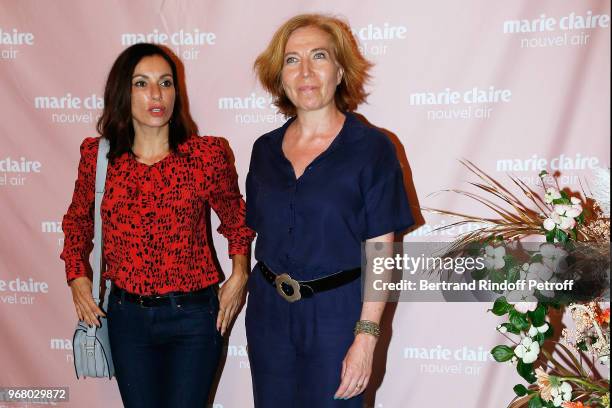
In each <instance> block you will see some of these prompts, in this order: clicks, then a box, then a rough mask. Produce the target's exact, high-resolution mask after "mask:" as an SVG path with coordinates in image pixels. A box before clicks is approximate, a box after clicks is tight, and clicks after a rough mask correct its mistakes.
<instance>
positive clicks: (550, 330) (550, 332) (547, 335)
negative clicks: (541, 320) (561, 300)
mask: <svg viewBox="0 0 612 408" xmlns="http://www.w3.org/2000/svg"><path fill="white" fill-rule="evenodd" d="M553 334H555V329H553V327H552V324H549V325H548V330H546V333H544V338H545V339H550V338H551V337H552V336H553Z"/></svg>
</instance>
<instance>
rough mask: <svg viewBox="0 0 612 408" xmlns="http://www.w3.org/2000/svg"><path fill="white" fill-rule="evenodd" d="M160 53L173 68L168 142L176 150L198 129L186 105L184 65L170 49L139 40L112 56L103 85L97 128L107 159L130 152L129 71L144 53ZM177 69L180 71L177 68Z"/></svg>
mask: <svg viewBox="0 0 612 408" xmlns="http://www.w3.org/2000/svg"><path fill="white" fill-rule="evenodd" d="M153 55H159V56H160V57H162V58H163V59H164V60H166V62H167V63H168V65H170V68H171V69H172V77H173V83H174V89H175V95H176V96H175V100H174V110H173V112H172V117H171V118H170V131H169V137H168V139H169V140H168V143H169V146H170V150H172V151H173V152H176V150H177V147H178V145H179V144H181V143H182V142H184V141H185V140H187V138H188V137H189V136H190V135H191V134H196V133H197V132H198V129H197V126H196V124H195V123H194V122H193V120H192V119H191V116H190V115H189V111H188V109H187V95H186V93H185V85H184V84H185V82H184V75H182V74H183V72H184V71H183V66H182V64H181V62H180V60H179V59H178V57H176V56H175V55H174V54H173V53H172V51H170V50H169V49H167V48H165V47H161V46H158V45H155V44H148V43H140V44H135V45H132V46H131V47H128V48H126V49H125V50H124V51H123V52H122V53H121V54H119V57H117V59H116V60H115V62H114V64H113V66H112V68H111V70H110V72H109V74H108V79H107V80H106V87H105V88H104V111H103V112H102V116H101V117H100V119H99V120H98V125H97V130H98V133H100V135H101V136H102V137H105V138H107V139H108V140H109V142H110V151H109V152H108V159H109V160H110V161H111V162H112V161H113V160H114V159H116V158H118V157H119V156H121V155H122V154H124V153H126V152H128V153H131V152H132V145H133V144H134V126H133V124H132V75H133V74H134V69H135V68H136V65H138V63H139V62H140V60H142V59H143V58H144V57H150V56H153ZM179 69H180V72H179Z"/></svg>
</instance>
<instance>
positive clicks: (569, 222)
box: [542, 206, 576, 231]
mask: <svg viewBox="0 0 612 408" xmlns="http://www.w3.org/2000/svg"><path fill="white" fill-rule="evenodd" d="M556 207H557V206H555V208H556ZM563 214H565V210H563ZM542 225H543V226H544V229H545V230H547V231H552V230H553V229H555V227H559V228H560V229H562V230H563V231H568V230H571V229H572V228H574V227H575V226H576V220H575V219H574V218H571V217H567V216H565V215H561V214H559V213H558V211H556V210H555V211H553V212H552V213H550V215H549V216H548V218H546V219H545V220H544V223H543V224H542Z"/></svg>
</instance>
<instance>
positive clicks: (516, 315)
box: [509, 308, 529, 331]
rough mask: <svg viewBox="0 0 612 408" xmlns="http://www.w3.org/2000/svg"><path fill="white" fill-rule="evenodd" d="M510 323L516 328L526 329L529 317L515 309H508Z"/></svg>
mask: <svg viewBox="0 0 612 408" xmlns="http://www.w3.org/2000/svg"><path fill="white" fill-rule="evenodd" d="M509 313H510V323H511V324H513V325H514V326H515V327H516V328H517V329H519V330H523V331H526V330H527V329H529V319H527V315H526V314H523V313H521V312H519V311H517V310H516V309H514V308H512V310H510V312H509Z"/></svg>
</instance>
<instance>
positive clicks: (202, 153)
mask: <svg viewBox="0 0 612 408" xmlns="http://www.w3.org/2000/svg"><path fill="white" fill-rule="evenodd" d="M98 143H99V138H87V139H85V140H84V141H83V143H82V144H81V160H80V162H79V173H78V178H77V180H76V183H75V187H74V195H73V197H72V203H71V204H70V207H69V208H68V212H67V213H66V215H65V216H64V219H63V223H62V228H63V230H64V234H65V240H64V250H63V251H62V254H61V258H62V259H63V260H64V261H65V263H66V277H67V279H68V281H70V280H72V279H74V278H77V277H79V276H86V275H87V274H88V273H90V271H91V268H90V266H89V261H88V259H89V254H90V252H91V250H92V248H93V244H92V239H93V212H94V196H95V191H94V190H95V172H96V157H97V154H98ZM237 179H238V177H237V174H236V171H235V169H234V167H233V165H232V163H231V162H230V161H229V160H228V154H227V151H226V150H225V148H224V146H223V144H222V143H221V140H220V139H219V138H216V137H212V136H204V137H199V136H192V137H190V138H189V139H188V140H187V141H185V142H184V143H182V144H180V145H179V147H178V151H177V152H173V153H170V154H169V155H168V156H166V157H165V158H164V159H163V160H161V161H159V162H157V163H155V164H153V165H146V164H143V163H140V162H138V161H137V160H136V158H135V157H134V155H133V154H130V153H125V154H124V155H122V156H121V157H119V158H118V159H116V160H115V161H114V163H113V164H110V163H109V166H108V173H107V176H106V188H105V193H104V199H103V200H102V225H103V227H102V231H103V236H104V247H103V248H104V249H103V250H104V258H105V259H106V264H107V268H106V272H105V273H104V275H103V276H104V277H105V278H110V279H111V280H112V281H113V282H114V283H115V284H116V285H117V286H119V287H121V288H123V289H125V290H127V291H128V292H132V293H137V294H141V295H151V294H163V293H167V292H173V291H185V292H187V291H193V290H197V289H201V288H204V287H206V286H209V285H212V284H214V283H217V282H218V281H219V280H220V273H219V270H218V269H217V267H216V266H215V262H214V260H213V257H212V253H211V247H212V242H210V240H209V239H210V238H209V231H208V227H207V216H206V215H207V212H208V208H209V206H210V207H212V209H214V210H215V212H216V213H217V215H218V217H219V219H220V221H221V225H220V227H219V228H218V231H219V233H221V234H223V235H224V236H225V237H226V238H227V240H228V241H229V254H230V255H234V254H243V255H247V254H248V253H249V250H250V245H251V242H252V241H253V238H254V236H255V233H254V232H253V231H252V230H251V229H249V228H248V227H247V226H246V224H245V204H244V201H243V200H242V196H241V195H240V190H239V189H238V182H237Z"/></svg>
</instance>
